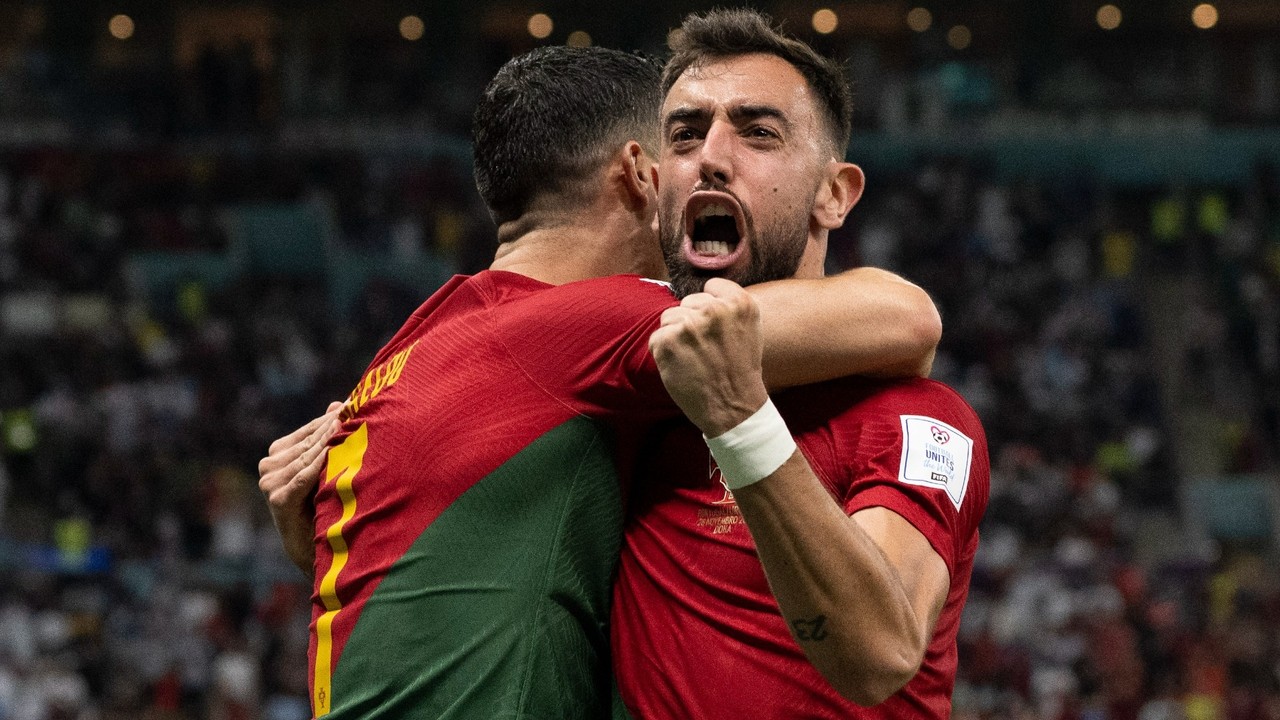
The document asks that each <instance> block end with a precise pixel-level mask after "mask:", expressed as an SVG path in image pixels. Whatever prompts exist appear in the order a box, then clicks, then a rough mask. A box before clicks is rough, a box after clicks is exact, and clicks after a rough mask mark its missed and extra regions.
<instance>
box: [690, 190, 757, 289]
mask: <svg viewBox="0 0 1280 720" xmlns="http://www.w3.org/2000/svg"><path fill="white" fill-rule="evenodd" d="M685 217H686V218H691V220H687V221H686V227H685V232H686V236H687V243H686V246H685V247H686V253H685V255H686V258H687V259H688V261H689V263H690V264H691V265H693V266H694V267H697V268H700V269H703V270H720V269H723V268H726V267H728V266H730V265H732V264H733V263H734V262H736V261H737V259H738V258H739V257H740V256H741V255H742V253H743V252H744V250H745V246H746V243H743V242H742V235H743V233H742V224H743V223H742V210H741V208H740V207H739V205H738V203H737V202H736V201H735V200H734V198H733V197H732V196H730V195H727V194H725V193H718V192H700V193H694V195H693V196H692V197H690V198H689V204H688V206H687V207H686V208H685Z"/></svg>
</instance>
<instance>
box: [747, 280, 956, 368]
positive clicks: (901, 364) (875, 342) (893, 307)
mask: <svg viewBox="0 0 1280 720" xmlns="http://www.w3.org/2000/svg"><path fill="white" fill-rule="evenodd" d="M747 291H748V292H750V293H751V295H752V297H754V298H755V301H756V303H757V305H758V306H759V307H760V315H761V318H762V321H763V328H764V377H765V382H766V383H767V384H768V386H769V387H771V388H775V389H776V388H783V387H792V386H795V385H805V384H808V383H812V382H819V381H822V380H833V379H835V378H837V377H843V376H846V375H877V376H883V377H897V376H911V375H919V376H927V375H928V374H929V369H930V367H931V366H932V365H933V354H934V350H935V349H936V348H937V346H938V340H939V339H940V338H941V336H942V320H941V318H940V317H939V315H938V309H937V308H936V307H935V306H934V304H933V301H932V300H930V299H929V295H928V293H926V292H925V291H924V290H922V289H920V288H919V287H918V286H916V285H913V284H911V283H909V282H907V281H906V280H904V279H902V278H900V277H898V276H897V275H894V274H893V273H891V272H887V271H885V270H880V269H878V268H870V267H863V268H854V269H853V270H848V271H846V272H843V273H840V274H839V275H831V276H829V277H823V278H815V279H807V280H801V279H790V280H779V281H776V282H768V283H761V284H759V285H752V286H751V287H749V288H747Z"/></svg>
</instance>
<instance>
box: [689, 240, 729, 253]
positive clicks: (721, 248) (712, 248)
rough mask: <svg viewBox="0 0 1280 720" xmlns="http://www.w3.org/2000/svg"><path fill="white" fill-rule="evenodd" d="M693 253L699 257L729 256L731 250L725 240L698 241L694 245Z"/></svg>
mask: <svg viewBox="0 0 1280 720" xmlns="http://www.w3.org/2000/svg"><path fill="white" fill-rule="evenodd" d="M693 251H694V252H696V253H698V254H699V255H728V254H729V251H730V248H729V243H727V242H725V241H723V240H698V241H697V242H695V243H694V244H693Z"/></svg>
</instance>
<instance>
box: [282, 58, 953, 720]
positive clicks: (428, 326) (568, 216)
mask: <svg viewBox="0 0 1280 720" xmlns="http://www.w3.org/2000/svg"><path fill="white" fill-rule="evenodd" d="M544 65H545V67H547V68H553V69H554V72H541V71H540V69H539V68H540V66H544ZM611 68H612V70H611ZM548 83H551V84H555V85H557V86H558V87H560V88H561V93H560V96H559V97H561V99H564V98H565V97H566V93H567V92H568V91H569V90H572V92H574V93H580V94H581V95H582V97H584V98H593V99H594V100H595V101H597V102H601V101H609V100H607V98H610V97H616V98H624V97H629V98H633V99H634V102H631V103H630V105H629V107H630V108H631V109H630V111H629V112H631V113H633V114H634V115H635V117H634V118H631V119H628V118H627V117H626V115H627V113H618V114H617V116H616V117H615V119H614V120H613V121H611V122H609V123H604V124H602V123H601V121H600V119H599V118H596V117H594V116H593V115H592V113H591V112H590V111H589V108H587V107H586V106H583V105H582V104H581V103H575V102H568V101H566V102H552V103H547V102H545V101H544V100H543V99H542V97H541V96H540V94H542V93H546V92H548V90H547V84H548ZM616 83H622V84H625V85H627V86H629V88H614V87H609V86H611V85H613V84H616ZM647 83H651V84H652V85H653V86H654V87H656V85H657V72H656V69H653V68H652V64H651V63H650V62H649V61H646V60H643V59H640V58H636V57H635V56H632V55H628V54H626V53H619V52H616V51H610V50H604V49H600V48H585V49H574V48H564V47H549V48H543V49H540V50H537V51H534V53H531V54H530V55H527V56H524V57H522V58H517V59H516V60H513V61H512V63H511V64H509V65H508V67H507V68H506V69H504V71H502V72H500V73H499V74H498V76H497V77H496V78H495V80H494V83H493V85H492V86H491V87H490V89H489V90H488V91H487V92H486V101H485V102H484V103H482V105H481V110H480V111H478V112H477V114H476V119H475V123H476V130H475V132H476V136H477V138H484V140H483V142H478V143H477V147H476V151H477V160H476V163H477V169H478V172H480V173H481V174H482V175H483V176H484V179H483V180H482V182H483V183H484V186H485V187H484V193H485V194H486V198H487V199H489V200H490V201H491V202H492V203H494V205H493V206H491V208H490V209H491V211H492V212H493V213H494V216H495V218H496V219H497V220H498V222H499V228H498V235H499V239H500V241H501V244H500V246H499V249H498V252H497V255H496V257H495V259H494V262H493V264H492V265H491V266H490V268H489V269H488V270H486V271H484V272H481V273H479V274H477V275H475V276H471V277H464V276H458V277H455V278H453V279H451V280H450V281H449V282H448V283H446V284H445V286H444V287H442V288H441V289H440V290H439V291H438V292H436V293H435V294H434V295H432V297H431V298H429V299H428V300H427V301H426V302H425V303H424V304H423V305H422V306H421V307H420V308H419V309H418V310H417V311H415V312H414V313H413V315H412V316H411V317H410V318H409V320H408V321H407V322H406V323H405V325H404V326H403V327H402V328H401V329H400V331H399V332H398V333H397V334H396V336H395V337H393V338H392V340H391V341H390V342H389V343H388V344H387V345H386V346H385V347H383V348H382V349H381V350H380V351H379V352H378V354H377V355H376V356H375V358H374V360H373V362H372V363H371V364H370V366H369V369H368V370H367V371H366V373H365V375H364V377H363V378H362V379H361V380H360V382H359V383H358V384H357V385H356V387H355V389H354V390H353V391H352V392H351V395H350V397H349V399H348V402H347V403H346V405H345V406H342V407H341V410H340V411H339V410H338V409H337V408H331V410H332V412H331V413H330V414H329V415H327V416H326V417H325V418H322V419H320V421H319V422H317V423H313V424H312V425H310V426H308V427H306V428H303V429H302V430H301V431H300V432H299V433H296V434H294V435H292V436H290V437H287V438H284V439H282V441H278V442H277V443H276V444H273V446H272V450H271V453H272V454H271V455H270V456H269V457H267V458H265V459H264V460H263V461H262V463H260V466H259V471H260V473H261V475H262V478H261V480H260V487H261V489H262V490H263V492H264V493H266V494H267V496H268V499H269V502H270V504H271V509H272V514H273V518H274V519H275V520H276V522H277V525H278V527H279V528H280V529H281V533H282V535H283V536H284V538H285V540H286V548H287V549H288V550H289V553H290V556H291V557H292V558H294V560H295V561H296V562H299V564H300V565H302V566H303V567H313V568H314V571H315V574H316V582H315V595H314V600H313V624H312V630H313V632H312V643H311V650H310V663H311V672H312V683H311V685H312V702H313V711H314V713H315V715H316V716H319V717H335V718H336V717H433V718H441V717H458V718H476V717H557V718H559V717H599V716H600V715H601V714H603V713H605V712H607V708H608V706H609V702H610V693H609V687H610V672H609V670H610V667H609V662H608V645H609V643H608V630H607V620H608V602H609V593H610V581H611V579H612V577H613V575H614V570H615V567H616V562H617V556H618V549H619V545H620V542H621V532H622V519H623V497H624V493H625V488H626V486H627V484H628V483H627V480H628V477H629V472H630V469H631V468H632V467H634V465H635V458H636V452H637V450H636V448H637V446H638V442H639V440H640V438H641V437H643V436H644V435H645V433H646V432H647V430H648V428H649V426H650V424H651V423H652V422H653V421H654V420H656V419H658V418H662V417H670V416H674V415H675V414H676V413H677V412H678V411H677V410H676V408H675V407H674V405H673V404H672V403H671V401H670V399H669V398H668V397H667V396H666V394H665V392H664V391H663V389H662V384H661V380H660V378H659V376H658V372H657V368H656V366H655V365H654V362H653V359H652V356H651V355H650V354H649V352H648V347H647V343H648V339H649V336H650V335H651V334H652V332H653V331H654V330H655V329H656V328H657V327H658V325H659V322H660V317H661V315H662V313H663V312H665V311H666V310H668V309H670V308H671V307H672V306H673V305H674V304H675V301H674V299H673V298H672V296H671V294H670V292H669V290H668V289H667V288H666V286H665V285H663V284H662V283H656V282H652V281H649V280H647V279H646V278H645V277H644V276H645V275H648V276H653V275H659V276H660V275H661V274H662V267H661V261H660V257H661V256H660V252H659V249H658V244H657V242H656V238H655V237H654V235H653V230H652V227H653V221H654V216H655V204H656V200H657V194H656V188H655V187H654V182H655V180H654V171H653V165H652V162H651V161H650V159H649V155H648V154H647V153H646V151H645V149H644V148H643V146H642V145H641V143H639V142H637V141H636V140H635V139H628V138H627V132H626V130H625V129H624V128H626V127H627V126H628V124H638V123H642V122H643V121H644V120H643V119H644V118H646V117H647V118H652V117H654V116H655V115H656V112H657V108H656V107H645V103H644V101H643V98H644V97H646V90H645V88H644V87H643V86H644V85H646V84H647ZM588 85H591V86H600V85H603V86H605V89H603V90H601V89H599V88H594V89H593V87H587V86H588ZM538 127H541V128H544V129H552V128H553V129H555V133H553V134H555V135H557V136H560V137H562V138H574V137H577V138H581V139H583V140H582V141H583V142H585V143H587V144H588V145H589V147H585V148H582V149H580V150H578V149H575V151H574V152H575V153H576V157H577V158H578V159H569V160H564V159H562V158H560V157H558V154H557V153H543V152H541V151H540V150H539V151H538V152H531V153H529V154H528V156H527V157H525V158H524V159H523V160H521V161H520V162H524V163H525V165H524V171H525V172H529V173H534V174H536V176H537V179H538V181H539V182H538V183H537V184H535V185H533V186H532V189H531V190H530V189H529V188H528V187H526V186H524V185H523V184H522V183H521V182H519V181H512V179H511V178H506V177H505V176H504V175H503V171H502V168H499V167H497V166H496V165H495V163H494V158H492V157H489V154H490V153H498V154H503V153H507V154H511V153H517V154H518V153H520V152H522V151H521V150H520V149H519V147H518V146H519V143H520V140H519V138H522V137H523V135H522V133H524V132H525V130H526V129H528V128H538ZM544 140H545V141H546V142H555V141H553V140H547V139H545V138H544ZM537 157H541V158H542V159H541V160H537V159H535V158H537ZM592 158H594V159H595V160H594V164H592V161H591V159H592ZM542 188H545V191H544V190H543V189H542ZM617 273H632V274H623V275H619V274H617ZM752 291H753V292H754V293H757V295H758V298H759V303H760V305H761V306H762V307H763V308H764V311H763V315H764V317H765V318H766V319H765V330H764V333H765V335H766V337H767V340H766V342H765V344H766V346H767V347H769V348H770V350H769V354H768V357H767V358H766V359H765V360H764V361H763V364H764V366H765V368H766V369H765V372H767V373H768V374H769V377H770V381H771V383H774V384H795V383H799V382H809V381H813V380H815V379H819V378H824V377H830V376H832V375H840V374H844V373H852V372H859V371H878V370H886V369H887V370H894V369H897V370H899V371H901V370H902V369H904V368H905V369H908V370H910V371H916V370H918V369H920V368H921V367H924V366H927V363H928V358H929V356H930V354H931V352H932V348H933V345H934V344H935V343H936V339H937V336H936V322H937V319H936V314H935V311H934V310H933V308H932V303H930V302H929V301H928V299H927V296H924V295H923V293H922V292H921V291H919V289H918V288H915V287H914V286H911V285H909V284H907V283H905V282H903V281H901V280H900V279H897V278H894V277H893V276H891V275H888V274H887V273H880V272H877V271H869V272H863V271H853V272H850V273H845V274H843V275H841V276H838V277H836V278H829V279H825V280H820V281H819V280H813V281H807V282H791V281H788V282H783V283H771V284H768V285H765V286H761V287H758V288H753V289H752ZM338 412H341V424H340V428H339V429H338V431H337V433H336V435H334V437H333V440H332V442H331V443H330V449H329V453H328V458H327V462H326V461H325V460H324V458H323V456H322V455H321V454H319V453H312V452H310V451H307V452H305V453H303V452H294V449H296V448H297V443H296V441H297V440H299V439H301V438H303V437H306V436H309V435H311V431H312V430H315V431H316V433H315V435H314V436H313V437H324V436H325V432H326V431H327V430H328V429H331V428H332V426H333V424H334V423H336V422H338V420H337V415H338ZM322 465H323V466H324V467H325V471H324V478H323V480H322V481H321V482H320V483H319V486H318V487H317V488H316V491H315V496H314V507H315V509H314V515H312V514H311V511H310V507H309V505H308V502H307V499H308V497H309V492H310V488H311V485H310V484H308V482H309V481H308V478H307V476H308V475H309V477H310V482H314V479H315V477H316V474H318V473H319V471H320V468H321V466H322ZM299 478H301V481H299V482H294V481H295V480H298V479H299ZM313 523H314V524H313ZM313 527H314V530H312V528H313ZM313 539H314V544H312V540H313ZM312 551H314V552H315V557H314V561H312V558H311V552H312Z"/></svg>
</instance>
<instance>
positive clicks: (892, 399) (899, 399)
mask: <svg viewBox="0 0 1280 720" xmlns="http://www.w3.org/2000/svg"><path fill="white" fill-rule="evenodd" d="M863 404H864V407H865V409H866V410H869V411H872V412H876V413H893V414H896V415H901V416H919V417H929V418H935V419H937V420H942V421H943V422H946V423H949V424H951V425H952V426H954V427H955V428H957V429H961V430H963V431H965V432H966V434H969V435H982V422H981V421H980V420H979V418H978V413H977V412H975V411H974V409H973V407H972V406H971V405H969V403H968V402H967V401H966V400H965V399H964V397H962V396H961V395H960V393H958V392H956V390H955V389H954V388H952V387H951V386H950V385H947V384H946V383H943V382H939V381H937V380H933V379H931V378H921V377H916V378H905V379H901V380H892V381H886V382H884V383H880V384H878V385H877V386H875V389H874V391H873V392H870V393H868V395H867V397H866V399H865V400H864V401H863Z"/></svg>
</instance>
